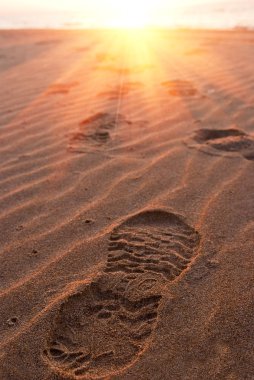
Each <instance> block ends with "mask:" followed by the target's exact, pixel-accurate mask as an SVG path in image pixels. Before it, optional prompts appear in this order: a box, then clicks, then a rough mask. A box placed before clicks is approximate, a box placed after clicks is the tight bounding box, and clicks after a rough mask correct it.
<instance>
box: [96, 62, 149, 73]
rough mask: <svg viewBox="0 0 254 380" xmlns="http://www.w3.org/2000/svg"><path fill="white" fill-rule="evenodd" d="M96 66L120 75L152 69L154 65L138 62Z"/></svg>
mask: <svg viewBox="0 0 254 380" xmlns="http://www.w3.org/2000/svg"><path fill="white" fill-rule="evenodd" d="M96 68H97V69H99V70H107V71H112V72H114V73H117V74H120V75H130V74H140V73H143V72H144V71H146V70H150V69H153V68H154V66H153V65H151V64H138V65H129V66H128V67H120V66H116V65H113V64H100V65H98V66H97V67H96Z"/></svg>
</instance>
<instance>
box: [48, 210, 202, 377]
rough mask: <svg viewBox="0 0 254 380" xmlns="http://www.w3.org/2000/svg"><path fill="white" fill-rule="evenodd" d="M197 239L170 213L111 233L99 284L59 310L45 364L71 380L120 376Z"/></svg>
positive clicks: (156, 213)
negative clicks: (118, 374)
mask: <svg viewBox="0 0 254 380" xmlns="http://www.w3.org/2000/svg"><path fill="white" fill-rule="evenodd" d="M199 241H200V237H199V234H198V233H197V232H196V231H195V230H194V229H193V228H192V227H190V226H189V225H188V224H186V223H185V222H184V221H183V220H182V219H181V218H179V217H178V216H177V215H175V214H173V213H169V212H166V211H161V210H151V211H146V212H142V213H140V214H136V215H134V216H132V217H130V218H129V219H127V220H126V221H125V222H123V223H122V224H121V225H119V226H118V227H116V228H115V229H114V230H113V231H112V233H111V236H110V238H109V246H108V252H109V253H108V260H107V264H106V266H105V269H104V271H103V273H102V274H101V276H100V277H98V278H97V279H95V280H94V281H93V282H92V283H90V284H89V285H87V286H86V288H85V289H84V291H82V292H81V293H78V294H75V295H73V296H71V297H69V298H68V299H67V300H66V302H65V303H64V304H63V305H62V306H61V308H60V311H59V313H58V315H57V317H56V320H55V323H54V326H53V327H52V331H51V334H50V339H49V341H48V346H47V348H46V350H45V351H44V357H45V359H46V360H47V362H48V364H49V365H50V366H51V368H52V369H53V370H54V371H55V372H57V373H59V374H63V375H64V376H67V377H69V378H72V379H97V378H101V377H104V376H107V375H111V374H114V373H117V372H119V371H122V370H123V369H125V368H126V367H128V366H130V365H132V364H133V363H134V362H135V361H136V360H137V359H138V357H139V355H140V354H141V353H142V352H144V351H145V349H146V347H147V346H148V344H149V342H150V340H151V339H150V337H151V334H152V332H153V331H154V329H155V327H156V322H157V319H158V311H159V306H160V301H161V298H162V296H163V291H164V289H165V287H166V286H167V284H168V283H170V282H172V281H174V280H175V279H176V278H177V277H178V276H180V275H181V274H182V273H184V271H186V270H187V269H188V268H189V266H190V264H191V262H192V261H193V259H194V258H195V256H196V254H197V248H198V246H199Z"/></svg>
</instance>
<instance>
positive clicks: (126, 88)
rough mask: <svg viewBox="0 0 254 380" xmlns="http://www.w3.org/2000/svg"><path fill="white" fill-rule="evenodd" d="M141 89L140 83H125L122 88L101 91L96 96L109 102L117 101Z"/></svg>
mask: <svg viewBox="0 0 254 380" xmlns="http://www.w3.org/2000/svg"><path fill="white" fill-rule="evenodd" d="M142 87H143V84H142V83H141V82H126V83H124V84H123V85H122V86H118V87H116V88H114V89H111V90H108V91H103V92H100V93H99V94H98V96H101V97H107V98H108V99H110V100H115V99H119V98H120V97H122V96H126V95H129V93H131V92H134V91H136V90H139V89H140V88H142Z"/></svg>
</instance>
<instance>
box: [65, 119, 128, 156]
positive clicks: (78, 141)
mask: <svg viewBox="0 0 254 380" xmlns="http://www.w3.org/2000/svg"><path fill="white" fill-rule="evenodd" d="M130 124H132V123H131V122H130V121H128V120H126V119H125V117H124V116H123V115H121V114H111V113H106V112H105V113H103V112H100V113H97V114H95V115H93V116H91V117H89V118H87V119H85V120H83V121H81V123H80V125H79V130H78V132H76V133H75V134H73V135H72V137H71V139H70V142H69V150H71V151H72V152H84V151H85V149H86V147H87V145H93V146H97V147H102V146H103V145H105V144H107V143H108V142H109V141H110V140H111V135H112V132H113V131H114V129H115V127H116V125H130Z"/></svg>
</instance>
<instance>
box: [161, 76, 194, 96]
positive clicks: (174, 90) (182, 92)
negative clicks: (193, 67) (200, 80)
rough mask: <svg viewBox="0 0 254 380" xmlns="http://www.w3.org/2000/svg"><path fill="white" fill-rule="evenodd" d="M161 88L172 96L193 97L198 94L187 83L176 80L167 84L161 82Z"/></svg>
mask: <svg viewBox="0 0 254 380" xmlns="http://www.w3.org/2000/svg"><path fill="white" fill-rule="evenodd" d="M162 86H164V87H166V88H167V89H168V92H169V94H170V95H172V96H186V97H188V96H195V95H197V94H198V91H197V89H196V88H195V87H194V86H193V84H192V83H191V82H189V81H185V80H181V79H176V80H171V81H167V82H163V83H162Z"/></svg>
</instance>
